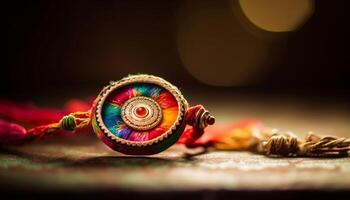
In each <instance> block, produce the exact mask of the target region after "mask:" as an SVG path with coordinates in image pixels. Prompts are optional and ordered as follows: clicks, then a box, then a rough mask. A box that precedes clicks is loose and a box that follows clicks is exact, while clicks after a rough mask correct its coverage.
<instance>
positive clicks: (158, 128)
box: [101, 83, 179, 142]
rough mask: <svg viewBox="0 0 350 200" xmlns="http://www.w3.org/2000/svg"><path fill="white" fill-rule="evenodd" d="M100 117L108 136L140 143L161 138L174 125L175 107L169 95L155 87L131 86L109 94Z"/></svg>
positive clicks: (168, 92)
mask: <svg viewBox="0 0 350 200" xmlns="http://www.w3.org/2000/svg"><path fill="white" fill-rule="evenodd" d="M101 114H102V119H103V122H104V124H105V126H106V127H107V128H108V130H109V131H110V132H111V133H112V134H114V135H115V136H117V137H119V138H122V139H125V140H129V141H135V142H142V141H148V140H152V139H154V138H157V137H159V136H161V135H162V134H164V133H166V132H167V131H168V130H169V129H170V128H171V127H172V126H173V125H174V124H175V123H176V120H177V117H178V114H179V104H178V102H177V100H176V98H175V97H174V96H173V94H172V93H171V92H170V91H168V90H166V89H165V88H163V87H161V86H159V85H156V84H151V83H135V84H132V85H128V86H124V87H121V88H118V89H116V90H114V91H113V92H111V93H110V94H109V95H108V96H107V98H106V100H105V102H104V104H103V107H102V112H101Z"/></svg>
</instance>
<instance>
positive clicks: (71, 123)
mask: <svg viewBox="0 0 350 200" xmlns="http://www.w3.org/2000/svg"><path fill="white" fill-rule="evenodd" d="M61 127H62V129H64V130H66V131H74V130H75V127H76V123H75V117H74V116H73V115H67V116H64V117H63V118H62V120H61Z"/></svg>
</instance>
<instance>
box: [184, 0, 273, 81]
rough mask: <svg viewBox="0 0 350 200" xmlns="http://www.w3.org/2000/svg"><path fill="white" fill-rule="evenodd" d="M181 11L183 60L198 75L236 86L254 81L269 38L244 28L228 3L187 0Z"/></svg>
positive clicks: (208, 79)
mask: <svg viewBox="0 0 350 200" xmlns="http://www.w3.org/2000/svg"><path fill="white" fill-rule="evenodd" d="M178 14H179V16H178V21H177V22H178V27H177V46H178V51H179V55H180V59H181V60H182V62H183V64H184V66H185V67H186V69H187V70H188V71H189V72H190V73H191V74H192V75H193V76H194V77H195V78H197V79H198V80H200V81H201V82H204V83H206V84H210V85H216V86H232V85H243V84H247V83H251V82H252V81H254V80H255V78H256V76H258V75H259V74H260V72H261V71H262V69H261V66H262V63H263V62H264V60H265V58H266V56H267V46H266V44H265V41H263V40H260V39H259V38H256V37H254V36H253V35H252V34H250V33H249V32H247V31H246V30H245V29H244V28H242V27H241V24H240V23H239V22H238V21H237V19H236V17H235V16H234V15H233V13H232V10H231V8H230V6H229V3H228V2H224V1H185V2H184V5H183V6H182V7H181V8H180V10H179V13H178Z"/></svg>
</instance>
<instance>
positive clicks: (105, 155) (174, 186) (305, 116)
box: [0, 96, 350, 192]
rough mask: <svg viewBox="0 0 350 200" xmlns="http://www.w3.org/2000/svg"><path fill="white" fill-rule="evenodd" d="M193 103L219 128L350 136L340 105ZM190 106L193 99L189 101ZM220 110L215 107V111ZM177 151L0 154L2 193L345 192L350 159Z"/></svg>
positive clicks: (55, 148) (98, 148)
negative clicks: (252, 122) (259, 125)
mask: <svg viewBox="0 0 350 200" xmlns="http://www.w3.org/2000/svg"><path fill="white" fill-rule="evenodd" d="M252 99H253V98H250V97H249V98H245V97H244V98H233V97H232V100H231V101H227V98H226V97H222V98H221V100H222V101H220V96H218V97H217V98H216V100H217V101H216V102H213V101H210V100H208V99H205V98H203V99H202V100H200V98H197V99H196V100H195V101H194V102H203V104H205V105H207V106H208V109H209V110H211V111H212V113H213V114H215V115H216V117H217V119H218V121H219V124H220V122H221V123H226V122H229V121H231V120H238V119H241V118H247V117H252V116H255V117H257V118H258V119H261V120H262V121H263V122H264V123H265V124H267V125H268V126H271V127H278V128H281V129H283V130H287V129H290V130H295V131H296V133H297V134H298V135H299V136H300V135H303V134H305V133H306V132H307V131H308V130H314V131H315V132H317V133H332V134H337V135H340V136H348V137H349V136H350V134H349V133H350V125H349V123H348V122H349V120H350V116H349V113H350V112H349V110H348V107H347V104H342V103H341V102H337V103H336V104H333V103H321V102H316V103H315V102H314V101H306V102H305V101H294V100H293V101H287V102H286V101H284V100H283V99H275V98H272V99H260V100H259V101H256V100H255V99H253V100H252ZM190 101H191V99H190ZM217 105H220V106H217ZM198 151H200V150H198V149H197V150H192V151H191V152H189V150H186V149H184V148H183V147H182V146H174V147H172V148H170V149H169V150H167V151H165V152H163V153H161V154H157V155H154V156H150V157H126V156H123V155H121V154H118V153H116V152H113V151H111V150H109V149H108V148H107V147H106V146H105V145H104V144H103V143H101V142H100V141H98V140H97V139H96V138H95V137H94V136H93V134H90V133H86V134H82V135H77V136H72V137H67V138H58V137H51V138H48V139H46V140H44V141H40V142H37V143H32V144H28V145H25V146H21V147H6V148H5V147H4V148H2V149H1V153H0V183H1V186H2V187H3V188H6V189H9V188H10V189H19V188H21V189H24V190H31V189H40V191H45V190H47V191H52V190H57V191H81V190H84V191H85V190H89V191H98V190H104V189H112V190H119V191H120V190H122V191H125V189H127V190H126V191H128V190H129V189H131V190H133V191H135V190H136V191H138V190H140V191H153V192H157V191H174V190H176V191H178V190H182V191H198V190H206V189H209V190H229V191H242V190H246V189H248V190H255V191H261V190H263V191H265V190H266V191H270V190H333V189H340V190H344V189H345V190H350V158H338V159H315V158H268V157H265V156H261V155H255V154H252V153H248V152H225V151H217V152H209V153H205V154H201V155H197V156H194V157H188V156H185V155H186V152H187V153H194V152H198Z"/></svg>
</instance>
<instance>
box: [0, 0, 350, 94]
mask: <svg viewBox="0 0 350 200" xmlns="http://www.w3.org/2000/svg"><path fill="white" fill-rule="evenodd" d="M188 2H189V1H158V0H153V1H137V0H131V1H28V0H27V1H10V2H6V3H5V5H4V6H3V8H4V10H5V14H6V19H7V25H8V26H7V27H6V28H5V30H4V31H6V33H7V37H6V43H7V45H6V52H7V56H6V58H7V60H8V62H7V64H4V68H6V69H5V71H3V72H4V73H3V75H2V79H3V82H4V84H2V86H5V87H4V88H3V89H4V90H3V91H4V92H1V94H2V96H4V97H5V98H20V99H33V98H34V99H35V98H39V97H41V96H50V95H74V94H76V92H80V93H84V94H86V95H94V94H96V92H97V91H98V90H99V88H101V87H102V86H103V85H105V84H107V83H108V81H110V80H118V79H120V78H122V77H123V76H126V75H127V74H133V73H149V74H154V75H159V76H162V77H164V78H166V79H168V80H169V81H170V82H173V83H174V84H176V85H178V86H180V87H181V88H184V89H185V90H187V91H188V90H191V89H193V88H211V89H213V90H218V91H220V90H226V91H227V90H229V91H242V90H243V91H244V90H253V91H255V90H257V91H263V92H269V91H276V90H277V91H279V92H289V91H303V93H306V94H310V93H312V94H316V93H318V94H319V93H320V94H321V95H325V96H327V95H329V94H339V93H340V94H342V95H347V94H348V90H349V85H350V84H349V83H350V78H349V75H350V67H349V64H350V61H349V53H348V49H349V37H350V34H349V31H348V26H349V15H350V12H349V9H348V7H347V6H346V4H345V1H316V2H315V10H314V13H313V14H312V16H311V17H310V18H309V19H308V20H307V21H306V22H305V24H304V25H303V26H302V27H301V28H299V29H298V30H296V31H294V32H292V33H289V34H287V36H283V37H282V39H277V40H274V42H272V43H271V45H270V52H272V53H270V55H269V56H268V57H267V59H266V60H265V61H264V62H263V63H261V64H260V65H259V67H260V71H259V72H258V76H254V78H253V79H249V80H247V81H244V82H243V83H240V82H239V83H236V84H231V85H225V86H224V87H215V86H208V85H210V83H209V84H208V83H206V84H204V83H202V82H201V81H198V80H197V79H196V78H194V77H193V76H192V75H191V74H190V73H188V70H186V68H185V66H184V64H183V62H182V61H181V58H180V56H179V53H178V49H177V43H176V32H177V23H178V22H177V15H178V10H179V8H181V6H182V5H183V4H184V3H188ZM214 4H220V6H221V7H225V6H228V2H226V1H218V2H217V3H214ZM213 67H214V68H215V67H216V66H213ZM203 70H204V71H205V70H206V69H203ZM218 70H219V69H218ZM233 73H234V72H233ZM217 79H220V76H219V75H218V76H217ZM214 85H215V84H214ZM78 97H79V95H78Z"/></svg>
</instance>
